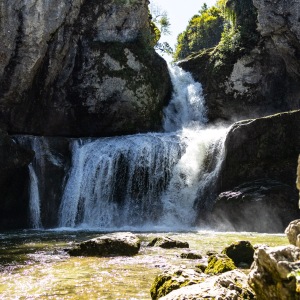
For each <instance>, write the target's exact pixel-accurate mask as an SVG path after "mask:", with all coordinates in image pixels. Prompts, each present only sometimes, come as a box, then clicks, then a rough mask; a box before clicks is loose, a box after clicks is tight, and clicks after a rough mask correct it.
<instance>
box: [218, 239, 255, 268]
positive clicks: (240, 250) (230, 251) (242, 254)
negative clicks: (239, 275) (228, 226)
mask: <svg viewBox="0 0 300 300" xmlns="http://www.w3.org/2000/svg"><path fill="white" fill-rule="evenodd" d="M222 253H223V254H225V255H227V256H228V257H229V258H231V259H232V260H233V262H234V264H235V265H236V266H240V265H241V264H242V263H244V264H247V265H248V267H250V265H251V264H252V263H253V260H254V258H253V255H254V248H253V246H252V245H251V243H250V242H249V241H237V242H235V243H232V244H231V245H230V246H228V247H226V248H225V249H224V250H223V251H222Z"/></svg>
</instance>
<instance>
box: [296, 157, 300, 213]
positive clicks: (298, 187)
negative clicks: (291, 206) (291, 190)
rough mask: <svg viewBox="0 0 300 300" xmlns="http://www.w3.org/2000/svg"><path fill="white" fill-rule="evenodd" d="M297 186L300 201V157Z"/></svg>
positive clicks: (299, 158)
mask: <svg viewBox="0 0 300 300" xmlns="http://www.w3.org/2000/svg"><path fill="white" fill-rule="evenodd" d="M296 186H297V189H298V190H299V199H300V155H299V157H298V167H297V180H296ZM299 208H300V203H299Z"/></svg>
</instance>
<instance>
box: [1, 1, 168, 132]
mask: <svg viewBox="0 0 300 300" xmlns="http://www.w3.org/2000/svg"><path fill="white" fill-rule="evenodd" d="M0 18H1V23H0V39H1V44H0V117H1V120H2V121H3V122H4V123H6V124H7V128H8V131H9V133H28V134H35V135H56V136H57V135H60V136H62V135H64V136H104V135H116V134H127V133H135V132H143V131H148V130H155V129H159V128H160V126H161V118H162V107H163V105H164V104H166V100H167V99H168V95H169V93H170V79H169V75H168V71H167V66H166V63H165V62H164V60H163V59H161V58H160V57H159V56H158V55H157V54H156V53H155V51H154V50H153V49H152V48H151V47H150V46H149V39H150V38H151V37H150V27H149V17H148V1H146V0H104V1H81V0H75V1H71V2H70V1H69V2H68V1H67V2H64V1H63V2H62V1H57V0H51V1H48V0H47V1H46V0H39V1H35V2H33V3H31V2H25V3H23V2H22V1H8V0H5V1H2V2H1V4H0Z"/></svg>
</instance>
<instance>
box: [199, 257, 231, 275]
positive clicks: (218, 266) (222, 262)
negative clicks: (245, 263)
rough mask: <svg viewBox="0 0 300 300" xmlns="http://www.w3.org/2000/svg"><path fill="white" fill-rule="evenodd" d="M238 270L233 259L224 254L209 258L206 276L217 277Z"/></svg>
mask: <svg viewBox="0 0 300 300" xmlns="http://www.w3.org/2000/svg"><path fill="white" fill-rule="evenodd" d="M234 269H236V266H235V265H234V262H233V260H232V259H231V258H229V257H228V256H227V255H224V254H221V255H220V254H218V255H212V256H210V257H209V258H208V265H207V268H206V269H205V271H204V272H205V274H211V275H216V274H220V273H225V272H228V271H231V270H234Z"/></svg>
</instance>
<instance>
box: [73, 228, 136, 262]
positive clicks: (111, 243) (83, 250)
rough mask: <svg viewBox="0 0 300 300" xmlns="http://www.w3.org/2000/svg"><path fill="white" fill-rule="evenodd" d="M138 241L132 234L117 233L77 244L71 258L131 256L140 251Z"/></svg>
mask: <svg viewBox="0 0 300 300" xmlns="http://www.w3.org/2000/svg"><path fill="white" fill-rule="evenodd" d="M140 246H141V243H140V239H139V238H138V237H137V236H135V235H134V234H132V233H128V232H121V233H120V232H118V233H112V234H108V235H103V236H100V237H97V238H94V239H91V240H87V241H84V242H82V243H79V244H78V245H77V246H76V247H75V248H73V249H70V250H69V251H68V252H69V254H70V255H71V256H132V255H135V254H137V253H138V252H139V250H140Z"/></svg>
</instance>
